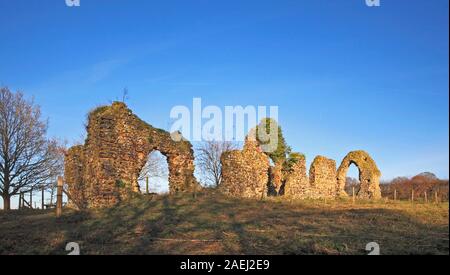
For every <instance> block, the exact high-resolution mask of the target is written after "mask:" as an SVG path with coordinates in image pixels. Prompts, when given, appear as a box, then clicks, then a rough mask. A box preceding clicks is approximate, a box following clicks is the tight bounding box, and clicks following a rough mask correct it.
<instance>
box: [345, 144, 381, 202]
mask: <svg viewBox="0 0 450 275" xmlns="http://www.w3.org/2000/svg"><path fill="white" fill-rule="evenodd" d="M352 164H354V165H356V167H357V168H358V170H359V182H360V184H361V188H360V190H359V192H358V194H357V196H358V197H360V198H367V199H379V198H381V191H380V177H381V172H380V170H379V169H378V167H377V165H376V163H375V161H374V160H373V159H372V158H371V157H370V155H369V154H368V153H367V152H365V151H362V150H359V151H353V152H350V153H348V155H347V156H346V157H345V158H344V159H343V160H342V163H341V165H340V166H339V169H338V170H337V195H338V196H344V197H345V196H347V194H346V193H345V181H346V177H347V172H348V169H349V167H350V165H352Z"/></svg>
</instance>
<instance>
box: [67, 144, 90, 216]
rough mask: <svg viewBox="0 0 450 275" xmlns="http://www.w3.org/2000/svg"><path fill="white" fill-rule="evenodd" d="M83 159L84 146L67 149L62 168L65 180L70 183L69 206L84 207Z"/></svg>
mask: <svg viewBox="0 0 450 275" xmlns="http://www.w3.org/2000/svg"><path fill="white" fill-rule="evenodd" d="M84 160H85V158H84V146H82V145H80V146H73V147H72V148H70V149H69V151H68V153H67V156H66V160H65V164H64V165H65V168H64V170H65V179H66V182H71V183H72V184H69V186H68V193H69V194H70V198H69V203H70V206H71V207H79V208H85V207H86V205H85V203H86V188H85V186H84V180H83V175H84Z"/></svg>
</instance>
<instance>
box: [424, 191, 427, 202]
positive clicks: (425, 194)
mask: <svg viewBox="0 0 450 275" xmlns="http://www.w3.org/2000/svg"><path fill="white" fill-rule="evenodd" d="M424 196H425V203H428V195H427V191H425V193H424Z"/></svg>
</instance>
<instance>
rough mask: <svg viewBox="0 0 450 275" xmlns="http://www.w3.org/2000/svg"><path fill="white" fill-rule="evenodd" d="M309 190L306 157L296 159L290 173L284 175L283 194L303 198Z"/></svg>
mask: <svg viewBox="0 0 450 275" xmlns="http://www.w3.org/2000/svg"><path fill="white" fill-rule="evenodd" d="M309 190H310V184H309V179H308V176H307V174H306V159H305V157H304V156H302V157H301V158H299V159H297V161H296V163H294V165H293V166H292V169H291V171H290V173H289V174H288V175H287V176H286V183H285V186H284V195H285V196H286V197H287V198H290V199H305V198H307V197H308V192H309Z"/></svg>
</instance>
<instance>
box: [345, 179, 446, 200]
mask: <svg viewBox="0 0 450 275" xmlns="http://www.w3.org/2000/svg"><path fill="white" fill-rule="evenodd" d="M353 186H355V189H356V190H358V188H359V182H358V180H356V179H353V178H348V179H347V184H346V191H347V193H348V194H351V192H352V187H353ZM380 188H381V194H382V196H383V198H389V199H394V193H396V198H397V199H398V200H411V197H412V194H413V192H412V191H413V190H414V200H417V201H425V199H427V200H428V201H435V199H436V195H437V197H438V200H439V201H448V192H449V181H448V180H442V179H439V178H437V177H436V176H435V175H433V174H431V173H422V174H419V175H417V176H414V177H412V178H408V177H398V178H395V179H393V180H391V181H385V182H381V183H380ZM425 193H426V195H425Z"/></svg>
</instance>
